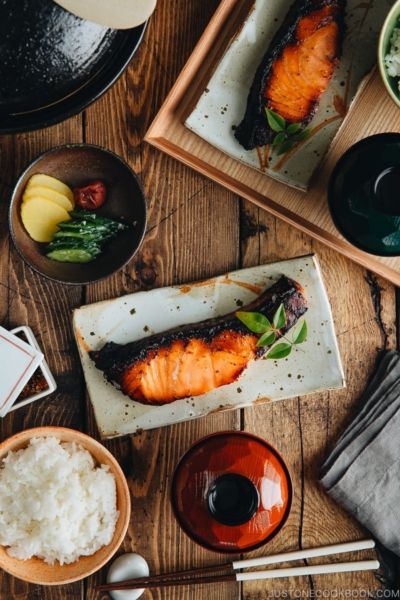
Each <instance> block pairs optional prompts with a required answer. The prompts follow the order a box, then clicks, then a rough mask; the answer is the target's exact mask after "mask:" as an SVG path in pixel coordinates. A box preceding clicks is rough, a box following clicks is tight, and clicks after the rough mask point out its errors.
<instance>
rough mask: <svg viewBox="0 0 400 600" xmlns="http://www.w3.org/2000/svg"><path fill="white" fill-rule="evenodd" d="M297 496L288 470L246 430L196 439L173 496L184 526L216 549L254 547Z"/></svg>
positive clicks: (182, 464) (179, 468) (281, 520)
mask: <svg viewBox="0 0 400 600" xmlns="http://www.w3.org/2000/svg"><path fill="white" fill-rule="evenodd" d="M292 497H293V490H292V483H291V477H290V474H289V471H288V469H287V467H286V464H285V462H284V460H283V458H282V457H281V456H280V454H279V453H278V452H277V451H276V450H275V448H273V447H272V446H271V445H270V444H268V443H267V442H266V441H265V440H263V439H261V438H259V437H256V436H254V435H252V434H249V433H246V432H242V431H224V432H220V433H214V434H211V435H209V436H206V437H205V438H202V439H200V440H199V441H197V442H196V443H195V444H194V445H193V446H192V447H191V448H189V450H188V451H187V452H186V453H185V454H184V456H183V457H182V458H181V460H180V461H179V463H178V465H177V467H176V469H175V472H174V475H173V479H172V487H171V501H172V508H173V511H174V514H175V517H176V519H177V521H178V523H179V525H180V526H181V528H182V529H183V531H184V532H185V533H186V534H187V535H188V536H189V537H190V538H191V539H192V540H193V541H194V542H197V543H198V544H200V545H201V546H203V547H204V548H207V549H208V550H212V551H214V552H220V553H225V554H235V553H243V552H250V551H251V550H255V549H256V548H259V547H260V546H263V545H264V544H266V543H267V542H269V541H270V540H271V539H272V538H273V537H275V535H276V534H277V533H278V532H279V531H280V530H281V528H282V527H283V525H284V524H285V522H286V520H287V518H288V516H289V513H290V509H291V504H292Z"/></svg>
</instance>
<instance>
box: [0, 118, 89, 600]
mask: <svg viewBox="0 0 400 600" xmlns="http://www.w3.org/2000/svg"><path fill="white" fill-rule="evenodd" d="M81 141H82V126H81V118H80V117H79V116H78V117H74V118H73V119H70V120H69V121H67V122H65V123H63V124H61V125H58V126H55V127H51V128H49V129H45V130H42V131H38V132H31V133H28V134H20V135H16V136H3V137H0V154H1V165H2V173H3V177H4V180H3V182H2V187H1V198H0V211H1V213H0V214H1V216H0V239H1V244H2V246H1V256H2V260H1V261H0V265H1V266H0V311H1V312H0V315H1V324H2V325H3V326H4V327H6V328H7V329H11V328H13V327H17V326H19V325H29V326H30V327H31V329H32V330H33V333H34V335H35V336H36V338H37V341H38V343H39V345H40V347H41V348H42V350H43V352H44V354H45V356H46V360H47V361H48V364H49V367H50V370H51V371H52V373H53V375H54V378H55V380H56V382H57V385H58V389H57V390H56V391H55V392H54V393H53V394H52V395H51V396H49V397H45V398H43V399H41V400H37V401H36V402H34V403H32V404H29V405H27V406H25V407H22V408H19V409H18V410H15V411H13V412H11V413H9V414H8V415H6V416H5V417H4V418H3V419H2V420H1V424H0V428H1V438H2V439H5V438H7V437H9V436H10V435H12V434H14V433H17V432H18V431H21V430H23V429H29V428H31V427H37V426H41V425H61V426H64V427H71V428H73V429H79V430H81V431H82V430H83V427H84V412H83V409H84V403H83V397H84V396H83V392H84V387H83V377H82V374H81V370H80V365H79V358H78V353H77V351H76V347H75V344H74V343H73V341H72V340H73V334H72V328H71V311H72V309H73V308H75V307H77V306H79V304H80V301H81V289H80V288H79V287H73V288H67V287H66V286H61V285H59V284H55V283H52V282H50V281H49V280H47V279H45V278H44V277H41V276H40V275H38V274H36V273H34V272H33V271H32V270H31V269H30V268H29V267H28V266H27V265H26V264H25V263H24V262H23V261H22V259H21V258H20V256H19V255H18V253H17V252H16V250H15V248H14V246H13V244H12V242H11V241H10V240H9V235H8V227H7V220H6V217H7V209H8V201H9V196H10V192H11V187H12V185H13V182H14V181H15V179H16V178H17V176H18V174H19V173H20V172H21V171H22V170H23V169H24V168H25V166H26V165H27V164H28V163H29V162H30V161H31V160H33V159H34V158H36V157H37V156H38V155H39V154H41V153H42V152H44V151H46V150H48V149H50V148H52V147H55V146H58V145H61V144H64V143H73V142H81ZM0 590H1V592H0V597H1V598H20V599H21V600H31V599H33V598H35V599H43V600H44V599H46V600H64V599H66V598H71V597H73V598H77V599H78V598H81V596H82V593H83V584H82V583H81V582H77V583H74V584H69V585H66V586H55V587H51V588H44V587H42V586H35V585H32V584H28V583H26V582H23V581H20V580H18V579H15V578H13V577H11V576H9V575H8V574H6V573H4V572H3V571H2V572H1V574H0Z"/></svg>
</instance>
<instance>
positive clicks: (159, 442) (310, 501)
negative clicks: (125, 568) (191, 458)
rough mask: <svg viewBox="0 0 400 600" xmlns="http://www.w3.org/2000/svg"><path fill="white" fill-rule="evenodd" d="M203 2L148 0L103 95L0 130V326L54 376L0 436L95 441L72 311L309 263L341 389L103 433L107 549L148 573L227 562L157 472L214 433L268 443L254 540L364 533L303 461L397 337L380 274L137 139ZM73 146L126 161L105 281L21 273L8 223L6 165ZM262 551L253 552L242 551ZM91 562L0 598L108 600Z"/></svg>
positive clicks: (252, 592) (390, 293)
mask: <svg viewBox="0 0 400 600" xmlns="http://www.w3.org/2000/svg"><path fill="white" fill-rule="evenodd" d="M217 5H218V0H196V1H191V2H188V1H187V0H174V1H172V0H169V1H167V0H159V2H158V6H157V9H156V12H155V13H154V15H153V16H152V18H151V20H150V23H149V27H148V29H147V31H146V34H145V37H144V40H143V42H142V44H141V46H140V48H139V50H138V51H137V53H136V55H135V57H134V59H133V60H132V62H131V65H130V67H129V68H128V70H127V71H126V72H125V74H124V75H123V76H122V77H121V78H120V80H119V81H118V82H117V84H116V85H114V87H113V88H112V89H111V90H110V91H109V92H108V93H107V94H106V95H105V96H103V97H102V98H101V99H100V100H98V101H97V102H96V103H95V104H94V105H93V106H91V107H90V108H89V109H87V110H86V111H85V112H84V113H82V114H80V115H78V116H76V117H73V118H71V119H69V120H68V121H66V122H64V123H62V124H60V125H58V126H55V127H51V128H49V129H45V130H42V131H36V132H32V133H27V134H18V135H14V136H3V137H0V149H1V154H0V157H1V162H0V168H1V175H0V185H1V204H0V207H1V213H0V226H1V236H0V244H1V246H0V248H1V250H0V256H1V261H0V310H1V312H0V314H1V325H3V326H4V327H6V328H10V329H11V328H13V327H16V326H18V325H29V326H30V327H31V328H32V330H33V332H34V333H35V335H36V336H37V339H38V341H39V343H40V345H41V347H42V348H43V350H44V352H45V354H46V357H47V360H48V363H49V365H50V368H51V370H52V372H53V374H54V376H55V378H56V380H57V383H58V389H57V391H56V392H55V393H54V394H53V395H52V396H49V397H48V398H45V399H43V400H39V401H37V402H35V403H33V404H31V405H28V406H27V407H23V408H20V409H18V410H16V411H14V412H12V413H10V414H9V415H7V416H6V417H5V418H4V419H2V420H1V424H0V427H1V439H5V438H6V437H8V436H10V435H11V434H13V433H16V432H18V431H21V430H23V429H26V428H29V427H35V426H38V425H61V426H65V427H71V428H74V429H78V430H80V431H85V432H87V433H88V434H90V435H92V436H93V437H95V438H99V436H98V430H97V427H96V423H95V420H94V416H93V412H92V409H91V405H90V403H89V401H88V398H87V395H86V389H85V381H84V378H83V374H82V369H81V365H80V361H79V357H78V352H77V348H76V345H75V342H74V338H73V333H72V324H71V311H72V310H73V309H74V308H76V307H79V306H81V305H83V304H87V303H91V302H97V301H99V300H104V299H107V298H113V297H116V296H120V295H123V294H127V293H132V292H136V291H139V290H149V289H153V288H156V287H161V286H166V285H171V284H181V283H184V282H188V281H193V280H198V279H202V278H205V277H210V276H213V275H217V274H220V273H223V272H226V271H228V270H233V269H239V268H241V267H248V266H252V265H257V264H263V263H268V262H273V261H277V260H281V259H286V258H289V257H294V256H301V255H304V254H309V253H312V252H314V253H316V254H317V256H318V258H319V260H320V263H321V267H322V272H323V277H324V281H325V284H326V287H327V291H328V296H329V299H330V302H331V305H332V311H333V316H334V320H335V326H336V332H337V338H338V342H339V347H340V352H341V356H342V360H343V365H344V369H345V374H346V378H347V389H345V390H342V391H334V392H326V393H322V394H314V395H309V396H307V397H303V398H293V399H291V400H284V401H281V402H275V403H269V404H265V405H258V406H255V407H253V408H249V409H245V410H237V411H229V412H222V413H218V414H213V415H209V416H207V417H205V418H202V419H197V420H193V421H189V422H186V423H181V424H179V425H173V426H169V427H164V428H160V429H155V430H152V431H148V432H145V433H142V434H140V435H132V436H124V437H121V438H118V439H115V440H113V441H109V442H105V446H107V448H109V449H110V450H111V452H112V453H113V454H114V455H115V456H116V457H117V458H118V460H119V461H120V464H121V466H122V467H123V469H124V472H125V474H126V476H127V478H128V481H129V487H130V491H131V495H132V518H131V523H130V526H129V530H128V534H127V536H126V539H125V541H124V543H123V544H122V546H121V548H120V550H119V553H124V552H131V551H135V552H137V553H139V554H141V555H143V556H144V557H145V558H146V560H147V561H148V563H149V566H150V572H151V573H160V572H167V571H172V570H178V569H183V568H189V567H190V566H192V565H194V566H202V565H211V564H215V563H216V562H218V561H221V562H225V561H226V557H220V556H219V555H217V554H213V553H211V552H209V551H206V550H203V549H201V548H200V547H199V546H197V545H195V544H194V543H192V542H191V541H190V540H189V539H188V538H187V537H186V536H185V534H183V533H182V532H181V531H180V529H179V528H178V526H177V525H176V523H175V520H174V517H173V514H172V511H171V506H170V502H169V484H170V479H171V474H172V472H173V469H174V466H175V464H176V463H177V461H178V459H179V457H180V456H181V455H182V454H183V452H184V451H185V450H186V449H187V448H188V446H189V445H190V444H191V443H193V442H194V441H195V440H197V439H199V438H201V437H202V436H204V435H206V434H209V433H212V432H214V431H220V430H227V429H238V430H245V431H248V432H251V433H253V434H256V435H258V436H261V437H263V438H265V439H266V440H268V441H269V442H270V443H272V444H273V445H274V446H275V447H276V448H277V449H278V450H279V452H281V453H282V455H283V456H284V457H285V459H286V462H287V464H288V466H289V470H290V472H291V474H292V477H293V482H294V489H295V492H294V504H293V509H292V512H291V515H290V518H289V520H288V522H287V524H286V525H285V527H284V528H283V530H282V531H281V532H280V533H279V534H278V535H277V537H276V538H275V539H274V540H273V541H272V542H271V543H270V545H269V546H268V552H273V553H275V552H284V551H290V550H294V549H298V548H308V547H312V546H318V545H327V544H333V543H337V542H344V541H350V540H355V539H361V538H365V537H367V536H368V532H367V531H365V530H364V528H363V527H362V526H361V525H360V524H359V523H357V522H356V521H355V519H353V518H352V517H351V516H350V515H348V514H347V513H346V512H345V511H344V510H343V509H342V508H341V507H340V506H338V505H337V504H336V503H335V502H334V501H333V500H331V499H330V498H329V497H328V496H327V495H326V494H325V492H324V491H323V489H322V488H321V487H320V485H319V484H318V482H317V473H318V469H319V467H320V465H321V464H322V463H323V461H324V459H325V458H326V457H327V456H328V454H329V452H330V451H331V450H332V448H333V447H334V445H335V442H336V441H337V439H338V437H339V436H340V434H341V433H342V432H343V430H344V429H345V427H346V426H347V425H348V424H349V423H350V421H351V419H352V417H353V416H354V414H355V411H356V409H357V407H358V405H359V401H360V397H361V395H362V393H363V390H364V389H365V387H366V384H367V382H368V380H369V378H370V377H371V376H372V375H373V373H374V372H375V370H376V366H377V363H378V361H379V357H380V355H381V353H382V352H383V351H384V350H385V349H388V348H395V347H396V346H397V336H398V332H397V329H396V290H395V288H394V287H393V286H392V285H390V284H389V283H387V282H386V281H385V280H383V279H381V278H379V277H376V276H375V275H374V274H373V273H370V272H368V271H366V270H364V269H363V268H361V267H360V266H358V265H356V264H354V263H352V262H350V260H348V259H346V258H344V257H343V256H340V255H339V254H337V253H335V252H334V251H333V250H330V249H328V248H327V247H325V246H323V245H321V244H319V243H316V242H315V241H313V240H312V239H310V238H309V237H308V236H306V235H304V234H302V233H300V232H299V231H297V230H296V229H294V228H292V227H289V226H288V225H287V224H285V223H284V222H283V221H280V220H278V219H276V218H274V217H272V216H271V215H269V214H268V213H267V212H265V211H263V210H261V209H259V208H257V207H255V206H254V205H252V204H250V203H248V202H245V201H243V200H242V199H241V198H239V197H237V196H235V195H234V194H232V193H231V192H229V191H227V190H225V189H223V188H222V187H219V186H218V185H216V184H214V183H212V182H211V181H209V180H208V179H206V178H205V177H203V176H201V175H199V174H197V173H195V172H194V171H191V170H189V169H188V168H186V167H185V166H183V165H182V164H180V163H178V162H176V161H175V160H173V159H172V158H170V157H168V156H166V155H164V154H162V153H160V152H159V151H158V150H156V149H154V148H152V147H150V146H149V145H148V144H145V143H143V142H142V140H143V137H144V135H145V132H146V130H147V129H148V127H149V126H150V124H151V122H152V119H153V118H154V117H155V115H156V114H157V111H158V110H159V109H160V107H161V105H162V103H163V101H164V99H165V97H166V95H167V93H168V91H169V90H170V88H171V86H172V85H173V83H174V81H175V79H176V78H177V76H178V74H179V72H180V70H181V69H182V67H183V66H184V64H185V61H186V60H187V59H188V57H189V56H190V53H191V52H192V50H193V48H194V46H195V44H196V42H197V40H198V39H199V37H200V35H201V33H202V32H203V30H204V29H205V27H206V26H207V23H208V22H209V20H210V18H211V16H212V15H213V12H214V11H215V9H216V7H217ZM73 142H89V143H93V144H99V145H102V146H105V147H107V148H109V149H111V150H113V151H114V152H116V153H117V154H119V155H120V156H122V157H123V158H124V159H125V160H126V161H127V162H128V163H129V164H130V165H131V166H132V167H133V169H134V170H135V171H136V172H137V173H138V175H139V177H140V179H141V181H142V183H143V186H144V189H145V192H146V194H147V199H148V206H149V222H148V228H147V233H146V236H145V239H144V242H143V244H142V246H141V248H140V250H139V252H138V253H137V254H136V256H135V257H134V259H133V260H132V261H131V262H130V263H129V264H128V265H127V267H125V268H124V269H123V270H122V271H121V272H120V273H118V274H117V275H115V276H114V277H111V278H109V279H107V280H105V281H103V282H101V283H98V284H96V285H90V286H87V287H82V288H81V287H75V286H73V287H68V286H62V285H57V284H52V283H51V282H50V281H48V280H47V279H44V278H42V277H40V276H39V275H37V274H36V273H34V272H33V271H31V270H30V269H29V268H28V267H27V266H26V265H25V263H24V262H23V261H22V260H21V258H20V257H19V255H18V254H17V252H16V251H15V249H14V247H13V245H12V243H11V241H10V238H9V236H8V228H7V209H8V202H9V196H10V191H11V188H12V185H13V182H14V181H15V179H16V177H17V176H18V174H19V172H20V171H21V170H22V169H23V168H24V167H25V165H27V163H28V162H29V161H30V160H32V159H33V158H35V157H36V156H37V155H38V154H40V153H41V152H43V151H45V150H48V149H49V148H52V147H54V146H57V145H59V144H67V143H73ZM265 552H266V548H264V549H261V550H259V551H258V552H257V553H255V554H258V555H262V554H263V553H265ZM373 556H375V552H374V551H368V552H367V551H366V552H363V553H360V555H359V556H358V557H357V558H359V559H361V558H364V557H365V558H370V557H371V558H372V557H373ZM343 558H344V559H346V558H349V559H350V558H351V557H346V556H344V557H343ZM391 558H392V557H391V556H389V557H388V558H387V560H388V563H387V564H388V566H389V567H390V565H391ZM106 572H107V567H104V568H103V569H101V570H100V571H99V572H97V573H96V574H95V575H93V576H91V577H90V578H88V579H87V580H84V581H81V582H77V583H73V584H69V585H66V586H55V587H42V586H35V585H31V584H28V583H25V582H23V581H20V580H17V579H14V578H12V577H11V576H9V575H8V574H6V573H4V572H2V573H1V575H0V577H1V583H0V590H1V591H0V600H10V599H11V598H13V599H14V598H15V599H18V600H25V599H26V600H28V599H29V600H33V599H35V600H37V599H46V600H49V599H52V600H55V599H57V600H62V599H64V598H65V599H66V598H74V599H85V600H86V599H87V600H89V599H90V600H92V599H94V598H107V597H108V595H107V594H103V595H101V594H96V593H95V592H94V591H93V586H94V585H95V584H98V583H101V582H104V581H105V577H106ZM388 575H389V579H390V576H391V575H392V571H391V570H390V569H389V570H387V571H386V570H385V572H383V571H382V577H381V578H379V580H378V579H377V578H376V577H374V575H373V574H372V573H370V572H365V573H347V574H343V575H338V574H337V575H321V576H313V577H299V578H293V579H282V580H276V581H275V582H273V583H269V582H246V583H244V584H243V585H242V586H239V584H234V583H230V584H228V583H227V584H216V585H211V586H205V585H201V586H197V587H194V586H193V587H191V588H188V587H185V588H180V589H179V588H176V589H173V588H170V589H165V590H152V591H146V592H145V594H144V596H143V598H145V599H149V598H159V599H164V598H170V599H175V598H176V599H178V598H188V597H190V598H191V599H192V600H203V599H205V598H209V597H210V598H214V599H218V598H220V599H221V600H222V599H223V600H231V599H232V600H233V599H236V598H243V599H245V600H257V599H260V600H261V599H266V598H268V597H272V596H273V597H276V598H278V597H282V598H290V597H293V598H296V597H297V598H298V597H303V598H304V597H328V596H329V595H332V596H333V597H335V594H336V597H351V595H352V597H355V596H356V597H357V594H358V596H359V597H362V596H363V595H364V597H365V595H367V596H366V597H372V596H376V595H378V597H379V594H382V593H383V592H382V590H384V589H385V588H386V587H387V586H388V585H390V581H388V579H387V578H388ZM378 590H381V592H378ZM323 594H324V596H323ZM346 594H347V595H346ZM189 595H190V596H189ZM381 597H382V596H381Z"/></svg>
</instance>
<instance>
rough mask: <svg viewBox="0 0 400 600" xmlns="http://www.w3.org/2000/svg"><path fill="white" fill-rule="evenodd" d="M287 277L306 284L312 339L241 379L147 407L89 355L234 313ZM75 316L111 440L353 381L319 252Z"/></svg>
mask: <svg viewBox="0 0 400 600" xmlns="http://www.w3.org/2000/svg"><path fill="white" fill-rule="evenodd" d="M281 275H287V276H288V277H290V278H292V279H294V280H296V281H298V282H299V283H300V285H301V286H302V287H303V288H304V289H305V291H306V294H307V299H308V307H309V309H308V312H307V313H306V320H307V325H308V331H309V334H308V339H307V341H306V342H305V343H304V344H303V345H302V346H301V350H300V349H298V350H295V351H293V352H292V354H291V355H290V356H289V357H288V358H287V359H283V360H280V361H272V360H271V361H269V360H266V361H263V360H260V361H256V362H254V363H252V364H251V365H250V367H249V368H248V369H247V371H246V372H245V374H244V375H243V376H242V377H241V378H240V379H239V381H238V382H236V383H233V384H230V385H226V386H222V387H220V388H217V389H215V390H213V391H211V392H209V393H208V394H203V395H202V396H197V397H195V398H189V399H186V400H177V401H175V402H172V403H171V404H166V405H164V406H146V405H144V404H140V403H139V402H135V401H133V400H130V399H129V398H128V397H127V396H124V395H123V394H122V393H121V392H120V391H118V390H117V389H116V388H114V387H113V386H112V385H111V384H110V383H108V382H107V381H106V380H105V379H104V377H103V373H102V371H99V370H98V369H96V367H95V366H94V363H93V362H92V360H91V359H90V357H89V355H88V352H89V351H91V350H98V349H100V348H102V347H103V345H104V344H105V343H106V342H108V341H113V342H116V343H119V344H125V343H127V342H130V341H133V340H137V339H140V338H143V337H145V336H149V335H152V334H153V333H158V332H161V331H165V330H167V329H171V328H172V327H177V326H178V325H183V324H188V323H196V322H199V321H203V320H204V319H208V318H210V317H215V316H219V315H224V314H227V313H229V312H231V311H233V310H235V309H238V307H240V306H243V305H246V304H248V303H249V302H251V301H252V300H253V299H254V298H255V297H257V296H259V295H260V294H261V293H262V292H263V291H264V289H265V288H266V287H269V286H270V285H272V283H273V282H274V281H276V280H277V279H278V278H279V277H280V276H281ZM73 321H74V332H75V337H76V341H77V344H78V348H79V353H80V357H81V360H82V366H83V371H84V374H85V379H86V383H87V386H88V391H89V395H90V399H91V401H92V404H93V408H94V412H95V416H96V420H97V425H98V427H99V430H100V433H101V435H102V437H104V438H111V437H116V436H119V435H125V434H128V433H134V432H136V431H138V430H142V429H153V428H154V427H161V426H163V425H170V424H171V423H178V422H180V421H186V420H188V419H194V418H196V417H202V416H205V415H207V414H209V413H212V412H215V411H219V410H228V409H233V408H242V407H245V406H251V405H252V404H257V403H260V402H268V401H271V400H281V399H283V398H290V397H293V396H300V395H301V396H302V395H304V394H308V393H310V392H317V391H322V390H326V389H339V388H342V387H344V386H345V382H344V374H343V369H342V365H341V361H340V356H339V351H338V347H337V343H336V337H335V332H334V328H333V319H332V314H331V309H330V305H329V301H328V298H327V296H326V292H325V288H324V285H323V282H322V278H321V273H320V269H319V266H318V262H317V260H316V258H315V257H314V256H305V257H301V258H294V259H291V260H287V261H283V262H279V263H274V264H270V265H262V266H258V267H252V268H250V269H243V270H240V271H234V272H232V273H228V274H225V275H221V276H220V277H215V278H214V279H209V280H206V281H201V282H197V283H191V284H187V285H182V286H173V287H165V288H160V289H156V290H151V291H149V292H138V293H136V294H129V295H126V296H122V297H121V298H116V299H114V300H107V301H105V302H99V303H97V304H90V305H88V306H83V307H82V308H79V309H77V310H75V311H74V318H73ZM289 335H290V334H289Z"/></svg>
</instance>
